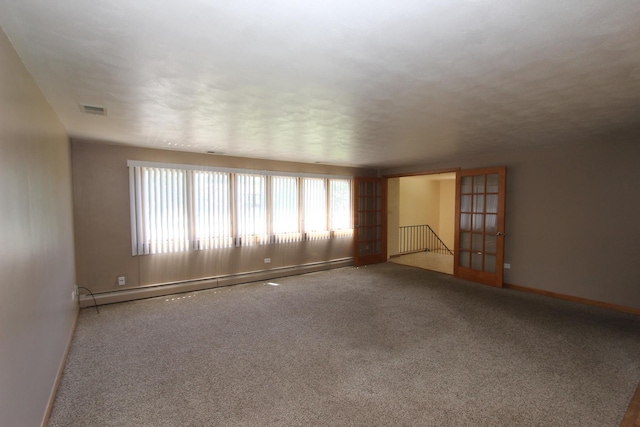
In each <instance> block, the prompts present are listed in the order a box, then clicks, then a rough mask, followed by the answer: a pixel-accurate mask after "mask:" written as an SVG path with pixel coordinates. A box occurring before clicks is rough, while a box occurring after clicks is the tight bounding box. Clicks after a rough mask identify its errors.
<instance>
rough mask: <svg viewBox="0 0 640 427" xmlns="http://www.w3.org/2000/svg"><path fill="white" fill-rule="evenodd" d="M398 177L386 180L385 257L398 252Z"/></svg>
mask: <svg viewBox="0 0 640 427" xmlns="http://www.w3.org/2000/svg"><path fill="white" fill-rule="evenodd" d="M399 227H400V178H390V179H388V180H387V257H390V256H393V255H397V254H398V253H399V252H400V230H399Z"/></svg>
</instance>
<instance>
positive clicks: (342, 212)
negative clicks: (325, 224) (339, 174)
mask: <svg viewBox="0 0 640 427" xmlns="http://www.w3.org/2000/svg"><path fill="white" fill-rule="evenodd" d="M329 205H330V206H331V208H330V211H329V223H330V224H329V227H330V228H331V231H332V232H333V234H334V235H335V236H336V237H344V236H351V235H353V218H352V214H351V180H349V179H330V180H329Z"/></svg>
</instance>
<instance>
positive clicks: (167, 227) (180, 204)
mask: <svg viewBox="0 0 640 427" xmlns="http://www.w3.org/2000/svg"><path fill="white" fill-rule="evenodd" d="M186 175H187V174H186V171H184V170H180V169H167V168H151V167H140V168H134V169H133V179H132V181H133V186H134V188H135V193H136V194H137V195H138V197H137V200H136V203H135V219H136V221H135V222H136V224H137V226H136V227H135V233H132V245H133V249H134V252H135V253H136V254H154V253H164V252H180V251H185V250H188V249H189V226H188V224H189V222H188V221H187V215H188V213H187V202H186V192H187V182H186V178H187V176H186ZM132 231H133V229H132Z"/></svg>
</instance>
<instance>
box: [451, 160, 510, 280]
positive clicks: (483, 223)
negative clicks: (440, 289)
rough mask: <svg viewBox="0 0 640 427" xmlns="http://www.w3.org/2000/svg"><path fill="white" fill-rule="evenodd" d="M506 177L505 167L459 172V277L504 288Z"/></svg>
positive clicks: (456, 263) (456, 265)
mask: <svg viewBox="0 0 640 427" xmlns="http://www.w3.org/2000/svg"><path fill="white" fill-rule="evenodd" d="M505 180H506V169H505V168H504V167H496V168H488V169H476V170H465V171H458V172H457V173H456V229H455V236H456V239H455V243H454V248H455V251H454V254H455V259H454V264H453V265H454V267H453V274H454V275H455V276H456V277H460V278H462V279H466V280H471V281H474V282H479V283H484V284H487V285H491V286H498V287H502V277H503V262H504V208H505Z"/></svg>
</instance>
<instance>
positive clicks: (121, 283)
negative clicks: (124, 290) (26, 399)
mask: <svg viewBox="0 0 640 427" xmlns="http://www.w3.org/2000/svg"><path fill="white" fill-rule="evenodd" d="M126 284H127V281H126V280H125V278H124V276H118V286H124V285H126Z"/></svg>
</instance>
